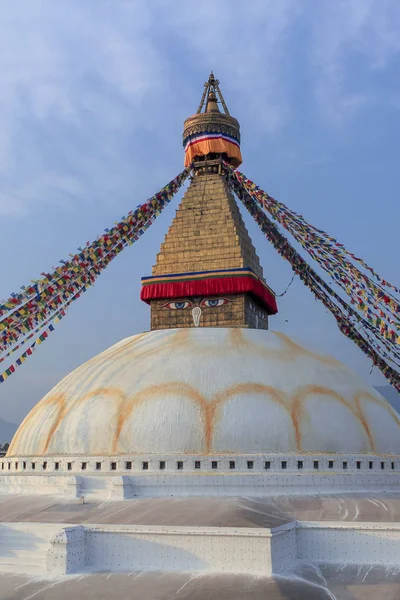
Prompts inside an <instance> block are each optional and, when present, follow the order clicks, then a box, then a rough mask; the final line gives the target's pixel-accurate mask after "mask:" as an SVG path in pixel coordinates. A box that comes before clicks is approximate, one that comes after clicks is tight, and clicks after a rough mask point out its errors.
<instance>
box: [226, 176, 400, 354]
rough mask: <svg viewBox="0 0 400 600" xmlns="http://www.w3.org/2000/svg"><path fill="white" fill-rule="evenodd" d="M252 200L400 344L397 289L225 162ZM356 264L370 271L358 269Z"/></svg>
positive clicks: (367, 316)
mask: <svg viewBox="0 0 400 600" xmlns="http://www.w3.org/2000/svg"><path fill="white" fill-rule="evenodd" d="M226 166H227V168H228V170H229V171H230V173H231V176H232V177H234V178H235V179H236V180H237V181H238V182H239V183H240V184H241V185H242V186H243V187H244V189H245V190H246V191H247V193H248V194H249V195H250V196H251V198H252V199H253V200H255V202H256V203H257V204H258V205H259V206H261V208H263V209H264V210H266V211H267V212H268V213H269V214H270V215H271V216H272V217H273V219H275V220H276V221H277V222H278V223H279V224H280V225H282V226H283V227H284V228H285V229H286V230H287V231H288V232H289V233H290V234H291V235H292V236H293V237H294V239H295V240H296V241H297V242H299V243H300V244H301V246H302V247H303V248H304V249H305V250H306V251H307V252H308V253H309V255H310V256H311V257H312V258H313V259H314V260H315V261H316V262H318V264H319V265H320V267H321V268H322V269H323V270H324V271H325V272H327V273H328V275H329V276H330V277H331V278H332V280H333V281H334V283H336V284H337V285H338V286H339V287H340V288H341V289H342V290H343V291H344V292H345V293H346V295H347V296H348V297H349V298H350V302H351V304H352V305H353V306H356V308H357V310H358V311H359V312H361V313H362V314H363V316H364V318H365V319H366V320H368V322H369V323H370V324H371V325H372V326H373V327H374V328H376V329H377V330H379V333H380V335H381V336H383V337H384V338H385V339H386V340H388V342H389V343H390V344H393V346H394V348H395V350H394V351H395V352H396V354H397V352H398V350H399V345H400V299H399V295H400V291H399V289H398V288H397V287H395V286H394V285H392V284H391V283H389V282H388V281H385V280H384V279H382V278H381V277H380V276H379V275H378V274H377V273H376V272H375V271H374V270H373V269H372V267H370V266H369V265H368V264H367V263H366V262H365V261H363V260H362V259H361V258H359V257H357V256H355V255H354V254H352V253H350V252H348V251H347V250H346V248H345V247H344V245H343V244H340V243H339V242H338V241H337V240H336V239H335V238H333V237H331V236H329V235H328V234H327V233H325V232H324V231H322V230H320V229H317V228H315V227H313V226H312V225H310V224H309V223H307V221H306V220H305V219H304V217H302V216H301V215H298V214H297V213H295V212H294V211H292V210H290V209H289V208H288V207H287V206H285V205H284V204H282V203H281V202H278V201H277V200H275V199H274V198H273V197H272V196H269V194H267V193H266V192H265V191H263V190H262V189H260V188H259V187H258V186H257V185H256V184H255V183H254V182H253V181H251V180H250V179H248V178H247V177H246V176H245V175H243V173H240V172H239V171H234V170H233V169H232V167H230V166H229V165H226ZM354 263H358V264H360V265H361V266H362V267H364V269H365V270H367V271H368V273H369V274H370V275H372V277H371V276H370V275H368V274H367V273H365V272H364V271H362V270H360V269H359V268H358V267H357V266H356V264H354Z"/></svg>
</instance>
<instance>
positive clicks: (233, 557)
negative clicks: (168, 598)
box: [0, 521, 400, 576]
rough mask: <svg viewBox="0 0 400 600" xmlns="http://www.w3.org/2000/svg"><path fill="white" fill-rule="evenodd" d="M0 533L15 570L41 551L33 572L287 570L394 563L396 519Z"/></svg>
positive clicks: (41, 526)
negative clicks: (40, 562) (271, 525)
mask: <svg viewBox="0 0 400 600" xmlns="http://www.w3.org/2000/svg"><path fill="white" fill-rule="evenodd" d="M0 534H1V539H2V545H1V551H2V552H1V554H2V556H4V557H8V558H7V559H6V560H7V568H8V570H10V571H11V572H13V571H12V568H13V565H12V564H11V565H10V560H11V561H14V562H13V564H14V568H15V571H16V572H17V571H18V570H19V571H20V569H21V568H22V567H23V563H24V560H26V557H27V556H29V555H30V556H32V557H34V558H35V557H36V558H37V559H40V557H41V555H40V552H43V561H44V562H43V566H42V567H40V566H38V567H36V570H35V571H34V572H35V573H37V574H44V573H46V572H47V573H48V574H50V575H63V574H68V573H85V572H93V571H96V572H98V571H104V572H112V571H116V572H118V571H119V572H128V571H129V572H131V571H139V570H143V571H151V570H157V571H160V570H161V571H166V572H168V571H174V570H181V571H193V572H201V571H208V572H226V573H247V574H253V575H264V576H268V575H271V574H273V573H276V574H279V573H286V574H287V573H289V572H290V570H292V569H295V568H296V566H297V565H298V564H300V563H309V564H319V563H324V564H349V563H351V564H363V565H365V564H369V565H390V566H399V565H400V524H399V523H366V522H363V523H348V522H346V523H345V522H316V521H307V522H296V521H293V522H289V523H286V524H284V525H281V526H278V527H274V528H246V527H235V528H230V527H182V526H179V527H177V526H154V525H147V526H145V525H141V526H137V525H100V524H95V525H91V524H85V525H75V526H74V525H68V526H67V525H62V524H50V523H48V524H45V523H3V524H1V525H0ZM38 542H40V543H38ZM46 543H47V550H46V549H44V550H41V548H42V547H43V546H44V547H45V548H46ZM9 557H11V558H9ZM10 566H11V568H10ZM0 570H1V559H0Z"/></svg>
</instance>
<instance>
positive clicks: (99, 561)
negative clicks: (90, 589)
mask: <svg viewBox="0 0 400 600" xmlns="http://www.w3.org/2000/svg"><path fill="white" fill-rule="evenodd" d="M146 537H148V536H146ZM169 539H170V543H165V544H163V543H160V542H159V541H153V540H152V541H150V540H145V539H140V535H137V534H136V535H132V534H128V533H127V534H126V535H123V534H121V533H116V534H113V533H104V532H98V533H96V532H93V531H87V532H86V556H87V567H88V568H89V570H94V571H98V572H101V571H134V570H139V571H140V570H149V568H150V569H151V570H153V571H202V570H205V569H208V568H209V567H210V564H209V563H208V562H207V561H206V560H204V559H203V558H201V557H199V556H197V555H196V554H194V553H193V552H190V551H189V550H185V549H184V548H180V547H179V545H177V544H176V543H174V541H173V537H172V536H169ZM187 539H188V540H189V538H187Z"/></svg>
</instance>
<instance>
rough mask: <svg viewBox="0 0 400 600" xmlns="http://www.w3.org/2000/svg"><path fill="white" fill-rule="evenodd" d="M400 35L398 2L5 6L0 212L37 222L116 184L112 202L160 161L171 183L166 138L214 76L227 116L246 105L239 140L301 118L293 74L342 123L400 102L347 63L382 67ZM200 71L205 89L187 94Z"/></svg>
mask: <svg viewBox="0 0 400 600" xmlns="http://www.w3.org/2000/svg"><path fill="white" fill-rule="evenodd" d="M399 25H400V5H398V3H397V2H396V0H392V1H391V0H348V1H347V0H346V1H345V2H344V1H342V0H338V1H337V2H331V1H330V0H318V1H317V0H313V1H310V2H303V3H302V2H298V0H280V1H279V2H276V1H275V0H252V1H251V2H247V3H243V2H241V1H239V0H219V1H218V2H215V1H212V0H204V1H203V2H201V3H198V4H193V3H188V2H187V1H186V0H185V1H183V0H174V2H170V1H167V0H152V2H146V1H145V0H119V1H118V2H115V1H110V0H87V1H86V2H81V1H80V0H58V1H57V2H51V0H45V1H39V0H30V1H29V2H28V3H27V2H24V1H23V0H15V1H14V2H13V3H8V4H7V7H6V8H5V7H3V12H2V21H1V24H0V175H1V181H2V183H1V187H0V214H2V215H10V216H16V215H26V214H30V213H31V212H32V211H33V210H35V209H36V207H37V206H38V205H40V204H41V205H45V204H47V203H49V202H54V198H57V202H58V203H64V202H70V201H72V200H71V199H72V197H73V195H74V193H75V194H76V197H77V200H78V201H79V202H82V201H85V198H86V197H93V196H95V197H96V198H99V200H100V201H102V200H103V201H104V202H106V201H107V195H109V189H110V184H111V183H112V184H113V185H115V186H116V187H115V189H114V191H115V194H114V197H115V196H117V195H118V194H122V193H123V188H124V186H125V188H126V187H127V186H129V185H130V184H131V183H132V175H133V173H138V172H139V171H140V170H141V169H142V170H144V171H146V172H147V173H148V174H149V173H150V172H151V169H152V168H154V165H151V164H150V160H149V158H150V157H153V156H154V162H159V161H164V164H165V169H163V171H164V170H165V173H169V172H170V170H171V169H172V168H173V165H174V164H176V162H174V160H173V159H172V158H171V156H170V154H169V152H168V150H167V148H168V146H169V145H170V144H171V140H170V139H168V134H169V132H170V131H171V134H172V133H173V131H176V123H178V122H180V121H179V120H180V119H181V115H184V116H185V111H186V110H187V108H190V106H189V102H190V103H192V104H193V106H192V110H193V111H194V110H195V108H196V107H197V102H198V100H199V97H200V93H201V85H202V81H203V80H204V79H205V78H206V76H207V74H208V71H209V70H210V69H211V68H213V69H214V70H215V73H216V75H217V77H219V78H220V79H221V81H222V90H223V91H224V92H225V94H226V96H227V101H228V106H230V107H231V110H232V112H233V113H235V109H238V108H240V113H241V122H242V124H243V130H246V131H248V132H251V131H253V132H255V131H257V132H258V134H259V135H260V136H262V135H264V134H267V135H277V134H278V133H279V132H280V131H281V129H282V128H283V127H284V126H285V125H286V124H287V123H288V122H290V121H291V120H293V119H298V118H301V113H300V112H299V111H300V109H299V108H298V99H297V95H296V92H295V91H294V88H293V85H294V84H293V80H294V79H295V78H296V77H298V76H299V75H298V74H299V73H300V77H301V81H300V82H297V85H300V86H301V89H302V93H304V95H305V97H306V99H307V101H308V102H309V104H310V107H314V106H317V107H319V110H320V114H322V116H323V118H324V119H326V120H327V121H331V122H333V123H334V124H336V123H345V122H346V121H347V120H348V119H349V118H352V116H353V115H355V114H357V113H359V112H360V110H361V109H363V107H364V106H365V105H367V104H369V103H371V102H374V101H378V100H379V101H387V102H391V103H392V104H394V101H393V99H390V98H385V99H383V98H382V97H380V98H377V91H376V89H371V87H369V86H368V85H367V84H366V83H365V82H364V83H363V82H358V83H357V82H355V77H353V76H354V75H357V73H354V72H353V70H352V69H353V68H354V66H353V64H352V60H354V59H355V58H358V59H360V57H361V59H362V61H364V63H365V65H366V68H367V69H369V70H372V71H373V70H375V71H378V70H382V69H384V68H386V67H387V66H388V65H389V64H390V62H391V60H393V58H394V57H396V56H397V54H398V52H399V45H400V41H399V36H398V35H397V31H398V29H399ZM310 66H311V69H310ZM307 69H308V70H309V71H310V72H308V70H307ZM194 71H195V72H196V74H197V73H199V74H200V73H201V75H200V77H201V78H202V79H201V80H199V81H198V83H197V85H196V86H195V87H193V89H188V86H189V85H192V84H193V85H194V80H192V79H191V77H192V73H193V72H194ZM397 97H398V94H397V96H396V98H397ZM188 112H189V111H188ZM186 114H187V113H186ZM177 119H179V120H177ZM173 124H174V130H173V131H172V130H170V129H169V128H170V127H172V125H173ZM174 135H176V139H177V140H178V139H179V138H178V136H179V133H178V132H176V133H174ZM146 143H147V144H150V145H153V146H154V147H157V148H158V153H153V152H150V151H149V150H148V148H147V149H146ZM133 155H135V158H136V160H137V166H136V171H135V169H133V170H130V168H131V163H132V160H133ZM145 156H146V157H147V158H146V159H145V158H144V157H145ZM173 156H178V154H176V155H175V154H174V155H173ZM174 171H175V169H174ZM119 174H124V176H127V179H125V181H124V182H122V181H121V180H120V179H119V178H118V175H119ZM174 174H175V173H174ZM171 176H172V173H171ZM166 177H168V175H166ZM66 182H67V183H66ZM160 183H164V182H163V181H160ZM105 190H107V192H106V191H105Z"/></svg>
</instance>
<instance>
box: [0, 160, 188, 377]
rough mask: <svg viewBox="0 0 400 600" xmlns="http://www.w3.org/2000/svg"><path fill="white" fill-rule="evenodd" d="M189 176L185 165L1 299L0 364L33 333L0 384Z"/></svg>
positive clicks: (154, 216) (146, 226)
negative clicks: (79, 245)
mask: <svg viewBox="0 0 400 600" xmlns="http://www.w3.org/2000/svg"><path fill="white" fill-rule="evenodd" d="M189 174H190V169H184V171H182V173H180V174H179V175H178V176H177V177H175V179H173V180H172V181H170V182H169V183H168V184H167V185H166V186H164V187H163V188H162V189H161V190H160V191H159V192H158V193H157V194H155V195H154V196H152V197H151V198H149V199H148V200H146V202H144V203H143V204H140V205H139V206H138V207H137V208H136V209H135V210H133V211H130V212H129V213H128V215H127V216H126V217H122V219H121V220H120V221H119V222H117V223H115V224H114V226H113V227H112V228H111V229H105V230H104V233H103V234H102V235H100V236H98V237H97V238H96V240H95V241H94V242H92V243H90V242H87V243H86V246H85V247H84V248H78V252H77V253H76V254H70V259H69V260H61V261H60V266H57V267H55V268H53V270H52V272H51V273H42V278H41V279H38V280H35V281H31V283H30V285H28V286H22V288H21V290H20V291H19V292H18V293H13V294H11V295H10V297H9V298H8V299H7V300H2V301H0V363H1V362H3V361H4V360H5V359H6V358H8V357H9V356H10V355H11V354H13V353H14V352H15V351H17V350H18V349H19V348H20V347H21V346H22V345H24V344H26V343H27V342H28V341H30V340H31V339H33V338H34V337H35V336H36V339H35V341H34V342H33V343H32V344H31V345H30V346H29V347H28V348H27V350H26V351H25V352H24V353H23V354H22V355H21V356H20V357H19V358H18V359H17V361H16V362H15V363H14V364H12V365H11V366H10V367H8V369H6V370H5V371H4V372H3V373H2V374H0V383H2V382H3V381H4V380H5V379H7V377H9V376H10V375H11V374H12V373H14V372H15V369H16V368H17V367H18V366H20V365H21V364H22V363H23V362H24V361H25V360H26V358H27V357H28V356H30V355H31V354H32V353H33V351H34V350H35V349H36V347H37V346H38V345H40V344H41V343H42V342H43V341H44V340H45V339H47V337H48V335H49V333H51V332H52V331H53V330H54V324H55V323H57V322H58V321H60V320H61V319H62V318H63V317H64V316H65V311H66V310H67V308H68V307H69V306H70V304H71V303H72V302H73V301H74V300H76V299H77V298H79V297H80V296H81V295H82V293H84V292H85V291H86V290H87V289H88V288H89V287H91V286H92V285H93V283H94V282H95V281H96V279H97V277H98V276H99V275H100V274H101V273H102V272H103V271H104V269H105V268H106V267H107V266H108V265H109V264H110V262H111V261H112V260H113V259H114V258H115V257H116V256H117V255H118V254H119V253H120V252H121V251H122V250H123V249H124V248H125V247H126V246H127V245H132V244H133V243H134V242H135V241H137V240H138V239H139V237H141V236H142V235H143V233H144V232H145V231H146V230H147V229H148V228H149V227H150V225H151V224H152V223H153V222H154V220H155V219H156V218H157V216H158V215H159V214H160V213H161V212H162V210H163V209H164V208H165V206H167V204H168V203H169V202H170V201H171V200H172V198H173V196H174V195H175V194H176V193H177V191H178V190H179V188H180V187H181V186H182V185H183V184H184V182H185V180H186V179H187V177H188V176H189ZM21 340H22V341H21Z"/></svg>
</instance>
